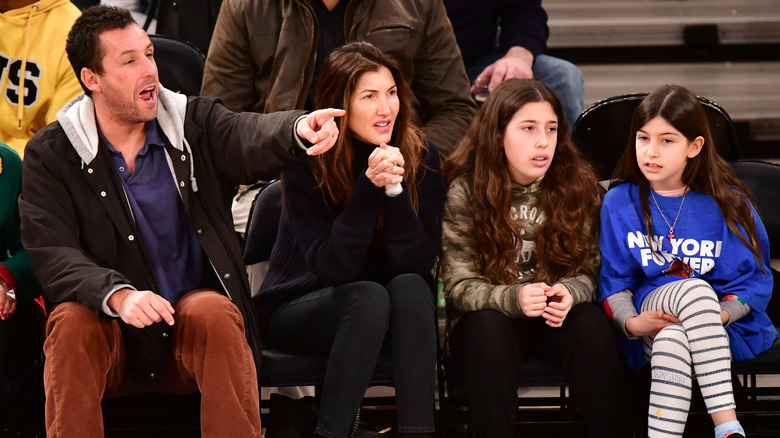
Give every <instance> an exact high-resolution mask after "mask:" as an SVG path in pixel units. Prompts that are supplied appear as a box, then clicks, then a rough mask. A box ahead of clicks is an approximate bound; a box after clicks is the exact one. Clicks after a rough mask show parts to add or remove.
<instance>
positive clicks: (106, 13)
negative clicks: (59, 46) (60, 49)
mask: <svg viewBox="0 0 780 438" xmlns="http://www.w3.org/2000/svg"><path fill="white" fill-rule="evenodd" d="M132 23H135V21H133V16H132V15H130V11H128V10H127V9H123V8H119V7H116V6H106V5H100V6H93V7H91V8H88V9H85V10H84V12H82V13H81V16H80V17H79V18H78V19H76V22H75V23H73V27H71V28H70V32H69V33H68V41H67V43H66V45H65V51H66V52H67V53H68V59H69V60H70V65H71V66H72V67H73V71H74V72H76V77H77V78H78V79H79V83H80V84H81V88H83V89H84V92H85V93H86V94H87V95H90V94H91V92H90V91H89V90H88V89H87V87H86V86H84V83H83V82H81V69H82V68H84V67H86V68H88V69H90V70H92V71H93V72H95V73H96V74H102V73H103V55H104V54H103V51H102V50H101V46H100V34H102V33H103V32H106V31H109V30H114V29H124V28H125V27H127V26H129V25H130V24H132Z"/></svg>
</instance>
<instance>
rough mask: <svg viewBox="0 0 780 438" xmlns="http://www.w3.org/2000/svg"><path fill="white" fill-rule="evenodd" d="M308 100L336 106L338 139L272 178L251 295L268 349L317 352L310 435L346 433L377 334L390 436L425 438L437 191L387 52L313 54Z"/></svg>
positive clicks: (437, 173) (436, 174)
mask: <svg viewBox="0 0 780 438" xmlns="http://www.w3.org/2000/svg"><path fill="white" fill-rule="evenodd" d="M315 105H316V106H317V107H318V108H319V107H321V106H324V107H329V106H330V105H336V107H338V108H344V110H345V111H346V112H345V115H344V116H343V117H341V118H340V120H338V125H339V132H341V133H342V134H341V135H339V137H338V140H337V142H336V145H335V146H334V147H333V148H332V149H331V150H330V151H328V153H327V154H323V155H320V156H318V157H316V158H315V160H314V161H313V162H312V164H310V165H309V164H304V165H300V166H298V167H295V168H292V169H289V170H287V171H285V172H284V173H283V174H282V183H283V190H284V204H283V207H282V215H281V222H280V225H279V236H278V238H277V241H276V244H275V246H274V248H273V252H272V254H271V261H270V266H269V271H268V274H267V276H266V278H265V281H264V282H263V285H262V287H261V288H260V292H259V293H258V296H257V297H256V305H257V307H258V313H259V316H260V321H261V326H262V328H263V329H264V331H263V333H264V335H265V338H264V339H265V342H266V344H267V345H269V346H271V347H274V348H279V349H282V350H288V351H295V352H299V353H305V354H317V355H322V356H329V363H328V370H327V374H326V376H325V382H324V385H323V392H322V402H321V406H320V413H319V420H318V425H317V428H316V430H315V433H316V434H317V436H325V437H330V438H340V437H346V436H347V433H348V431H349V429H350V423H351V422H352V420H353V417H354V416H355V413H356V412H357V410H358V408H359V406H360V403H361V400H362V398H363V394H364V393H365V390H366V387H367V385H368V383H369V380H370V378H371V375H372V373H373V371H374V369H375V367H376V363H377V358H378V357H379V353H380V350H381V349H382V346H383V343H384V342H385V339H386V338H388V339H389V340H388V346H387V349H388V350H389V352H390V355H391V361H392V368H393V383H394V386H395V389H396V403H397V406H398V424H399V428H398V431H399V435H398V436H399V437H412V436H419V437H423V436H429V434H432V433H433V432H434V423H433V412H434V393H435V382H434V379H435V373H434V370H435V364H436V332H435V329H436V323H435V308H434V296H433V286H434V279H433V275H432V271H433V267H434V263H435V260H436V256H437V254H438V252H439V243H440V233H441V214H442V208H443V205H444V198H445V192H446V187H445V184H444V177H443V175H442V173H441V164H440V160H439V154H438V152H437V150H436V147H435V146H434V145H433V144H431V143H428V142H426V141H425V138H424V136H423V134H422V133H421V131H420V130H419V129H418V128H417V127H415V126H414V124H413V123H412V120H411V117H412V111H411V101H410V94H409V90H408V88H407V85H406V83H405V82H404V79H403V76H402V75H401V70H400V68H399V67H398V64H397V63H396V61H395V60H393V59H392V58H390V57H389V56H387V55H385V54H383V53H382V52H381V51H380V50H378V49H377V48H375V47H374V46H372V45H371V44H369V43H365V42H356V43H350V44H347V45H345V46H343V47H341V48H339V49H337V50H336V51H334V52H333V53H332V54H331V55H330V56H329V57H328V59H327V60H326V61H325V63H324V64H323V67H322V72H321V73H320V80H319V83H318V86H317V91H316V94H315Z"/></svg>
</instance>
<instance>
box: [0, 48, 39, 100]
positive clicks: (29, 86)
mask: <svg viewBox="0 0 780 438" xmlns="http://www.w3.org/2000/svg"><path fill="white" fill-rule="evenodd" d="M21 70H22V58H16V59H14V60H13V61H12V60H11V59H9V58H8V57H6V56H5V55H2V54H0V83H6V86H5V87H4V89H3V90H2V93H3V96H4V97H5V99H6V100H7V101H8V102H9V103H10V104H11V105H18V104H19V83H20V82H21V74H20V72H21ZM3 78H5V81H3V80H2V79H3ZM39 79H41V67H40V66H39V65H38V63H37V62H35V61H33V60H30V59H28V60H27V65H26V66H25V72H24V106H25V107H30V106H32V105H34V104H35V103H36V102H37V101H38V80H39Z"/></svg>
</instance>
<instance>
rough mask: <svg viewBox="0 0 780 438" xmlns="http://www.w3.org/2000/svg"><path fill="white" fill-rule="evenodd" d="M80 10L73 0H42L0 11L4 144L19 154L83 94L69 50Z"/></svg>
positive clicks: (0, 135)
mask: <svg viewBox="0 0 780 438" xmlns="http://www.w3.org/2000/svg"><path fill="white" fill-rule="evenodd" d="M80 14H81V12H80V11H79V9H78V8H77V7H76V6H75V5H73V3H71V2H70V1H69V0H41V1H39V2H36V3H33V4H31V5H28V6H25V7H23V8H19V9H13V10H10V11H7V12H5V13H0V142H3V143H6V144H7V145H9V146H11V148H13V149H14V150H15V151H16V152H18V153H19V155H20V156H24V147H25V145H26V144H27V140H29V139H30V137H32V136H33V135H34V134H35V133H36V132H37V131H38V130H39V129H41V128H43V127H44V126H46V125H47V124H49V123H50V122H53V121H54V120H56V114H57V111H58V110H59V109H60V108H62V107H63V106H64V105H65V104H66V103H68V102H69V101H70V100H71V99H73V98H74V97H76V96H77V95H79V94H80V93H81V86H80V85H79V82H78V79H77V78H76V75H75V74H74V73H73V69H72V68H71V66H70V62H68V56H67V55H66V54H65V41H66V39H67V37H68V32H69V31H70V27H71V26H72V25H73V22H74V21H76V18H78V16H79V15H80ZM21 71H24V72H25V74H23V75H22V74H20V72H21ZM20 89H22V90H24V92H23V93H20V92H19V90H20ZM21 99H24V102H23V105H20V100H21Z"/></svg>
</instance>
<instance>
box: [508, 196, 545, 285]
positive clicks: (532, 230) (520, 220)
mask: <svg viewBox="0 0 780 438" xmlns="http://www.w3.org/2000/svg"><path fill="white" fill-rule="evenodd" d="M509 216H510V217H511V218H512V220H513V221H515V223H517V225H518V227H519V228H520V239H521V241H520V251H519V252H518V253H517V258H516V259H515V263H517V264H519V265H525V266H533V267H535V266H536V264H537V263H536V260H537V258H536V238H537V237H538V235H539V226H540V225H541V223H542V222H543V221H544V214H543V213H542V212H540V211H539V210H538V209H537V208H536V207H531V208H529V207H528V206H527V205H521V206H520V208H519V209H518V208H516V207H514V206H512V207H510V209H509ZM534 270H535V268H531V269H528V270H526V271H525V272H518V278H519V279H521V280H522V279H523V278H525V277H526V276H528V275H534Z"/></svg>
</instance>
